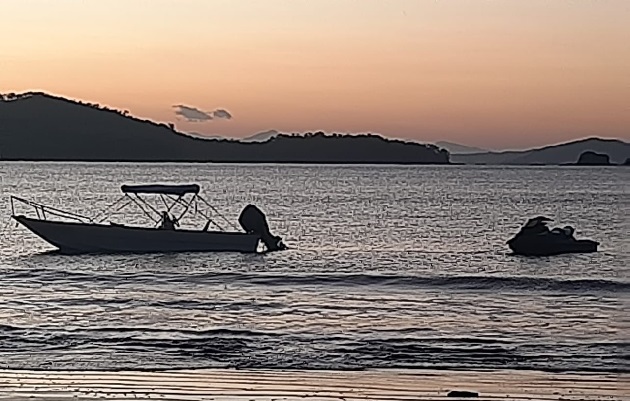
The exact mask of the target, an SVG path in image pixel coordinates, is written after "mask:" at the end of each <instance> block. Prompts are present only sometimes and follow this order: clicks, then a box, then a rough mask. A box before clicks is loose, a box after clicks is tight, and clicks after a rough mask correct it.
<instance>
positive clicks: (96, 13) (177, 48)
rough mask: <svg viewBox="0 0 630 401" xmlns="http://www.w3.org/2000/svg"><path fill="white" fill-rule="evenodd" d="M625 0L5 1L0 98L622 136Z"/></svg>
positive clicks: (629, 105) (217, 119) (548, 136)
mask: <svg viewBox="0 0 630 401" xmlns="http://www.w3.org/2000/svg"><path fill="white" fill-rule="evenodd" d="M628 21H630V0H608V1H606V0H581V1H578V0H450V1H447V0H264V1H263V0H107V1H97V0H0V38H1V39H0V92H2V93H7V92H20V93H21V92H25V91H31V90H37V91H44V92H49V93H53V94H56V95H61V96H65V97H69V98H73V99H80V100H85V101H91V102H97V103H100V104H103V105H108V106H111V107H115V108H118V109H124V110H129V111H130V113H131V114H133V115H136V116H139V117H142V118H149V119H152V120H156V121H160V122H172V123H174V124H175V125H176V127H177V129H178V130H180V131H186V132H197V133H201V134H204V135H221V136H231V137H245V136H250V135H253V134H255V133H257V132H261V131H266V130H271V129H274V130H278V131H282V132H307V131H311V132H314V131H318V130H323V131H326V132H340V133H359V132H373V133H379V134H382V135H385V136H389V137H396V138H403V139H414V140H418V141H426V142H435V141H440V140H447V141H454V142H458V143H463V144H466V145H473V146H481V147H486V148H492V149H504V148H524V147H530V146H538V145H545V144H551V143H560V142H563V141H567V140H571V139H576V138H583V137H587V136H601V137H616V138H622V139H630V45H629V43H630V23H628Z"/></svg>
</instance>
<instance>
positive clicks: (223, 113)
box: [212, 109, 232, 120]
mask: <svg viewBox="0 0 630 401" xmlns="http://www.w3.org/2000/svg"><path fill="white" fill-rule="evenodd" d="M212 115H213V116H214V118H222V119H225V120H231V119H232V115H231V114H230V112H229V111H227V110H224V109H216V110H215V111H213V112H212Z"/></svg>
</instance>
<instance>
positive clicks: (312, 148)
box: [0, 92, 449, 164]
mask: <svg viewBox="0 0 630 401" xmlns="http://www.w3.org/2000/svg"><path fill="white" fill-rule="evenodd" d="M0 159H2V160H49V161H55V160H56V161H189V162H244V163H248V162H252V163H269V162H272V163H395V164H403V163H404V164H447V163H449V154H448V152H447V151H445V150H441V149H439V148H438V147H436V146H434V145H422V144H416V143H410V142H403V141H398V140H389V139H385V138H383V137H381V136H378V135H370V134H368V135H357V136H344V135H337V134H331V135H327V134H324V133H323V132H318V133H315V134H312V133H307V134H300V135H285V134H281V135H277V136H275V137H273V138H270V139H268V140H267V141H265V142H258V143H257V142H241V141H237V140H231V139H207V138H201V137H198V136H193V135H186V134H183V133H181V132H177V131H176V130H175V126H174V125H173V124H160V123H155V122H153V121H149V120H142V119H139V118H136V117H133V116H130V115H129V113H128V112H127V111H119V110H113V109H110V108H107V107H103V106H100V105H98V104H93V103H85V102H80V101H74V100H69V99H65V98H62V97H57V96H52V95H48V94H46V93H41V92H31V93H25V94H18V95H16V94H9V95H0Z"/></svg>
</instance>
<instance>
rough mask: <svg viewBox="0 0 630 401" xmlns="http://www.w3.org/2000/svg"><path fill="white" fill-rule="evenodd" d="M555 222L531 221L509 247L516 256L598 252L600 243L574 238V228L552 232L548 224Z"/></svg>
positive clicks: (555, 229) (536, 218)
mask: <svg viewBox="0 0 630 401" xmlns="http://www.w3.org/2000/svg"><path fill="white" fill-rule="evenodd" d="M548 221H553V220H551V219H549V218H547V217H544V216H538V217H535V218H533V219H529V220H528V221H527V223H525V225H524V226H523V227H522V228H521V230H520V231H519V232H518V233H517V234H516V235H515V236H514V237H513V238H511V239H510V240H509V241H507V244H508V246H509V247H510V249H511V250H512V252H514V254H516V255H524V256H553V255H561V254H567V253H592V252H597V247H598V246H599V242H597V241H592V240H588V239H582V240H578V239H575V238H574V237H573V233H574V232H575V230H574V229H573V227H570V226H566V227H564V228H554V229H553V230H550V229H549V228H548V227H547V222H548Z"/></svg>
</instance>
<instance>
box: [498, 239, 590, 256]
mask: <svg viewBox="0 0 630 401" xmlns="http://www.w3.org/2000/svg"><path fill="white" fill-rule="evenodd" d="M508 246H509V247H510V249H511V250H512V252H514V254H516V255H523V256H554V255H562V254H569V253H593V252H597V247H598V246H599V243H598V242H596V241H591V240H551V239H549V238H541V239H529V238H515V239H513V240H511V241H509V242H508Z"/></svg>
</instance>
